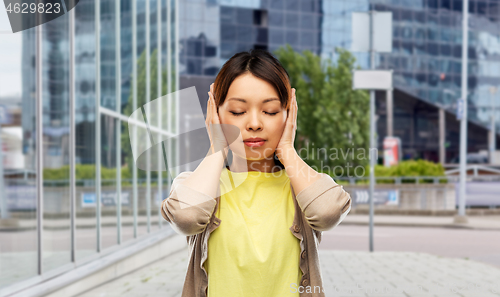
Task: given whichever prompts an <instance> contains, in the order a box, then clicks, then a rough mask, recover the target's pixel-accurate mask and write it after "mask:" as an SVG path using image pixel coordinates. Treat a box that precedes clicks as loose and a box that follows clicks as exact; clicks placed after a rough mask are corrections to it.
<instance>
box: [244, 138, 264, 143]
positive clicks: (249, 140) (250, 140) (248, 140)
mask: <svg viewBox="0 0 500 297" xmlns="http://www.w3.org/2000/svg"><path fill="white" fill-rule="evenodd" d="M260 141H265V140H264V139H262V138H259V137H254V138H247V139H245V140H244V142H260Z"/></svg>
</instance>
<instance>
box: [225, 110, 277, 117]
mask: <svg viewBox="0 0 500 297" xmlns="http://www.w3.org/2000/svg"><path fill="white" fill-rule="evenodd" d="M230 112H231V113H232V114H233V115H234V116H240V115H243V114H244V112H233V111H230ZM264 113H265V114H267V115H270V116H274V115H277V114H278V112H265V111H264Z"/></svg>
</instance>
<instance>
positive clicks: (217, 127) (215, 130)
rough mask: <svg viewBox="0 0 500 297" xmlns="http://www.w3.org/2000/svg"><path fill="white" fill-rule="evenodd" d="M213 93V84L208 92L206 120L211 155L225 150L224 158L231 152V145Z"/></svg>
mask: <svg viewBox="0 0 500 297" xmlns="http://www.w3.org/2000/svg"><path fill="white" fill-rule="evenodd" d="M213 91H214V84H213V83H212V84H211V85H210V91H209V92H208V102H207V118H206V120H205V126H206V127H207V132H208V137H209V138H210V154H214V153H216V152H218V151H221V150H224V153H225V155H224V157H226V156H227V153H228V150H229V144H228V142H227V140H226V137H225V135H224V132H223V131H222V125H221V122H220V118H219V114H218V112H217V106H215V99H214V95H213Z"/></svg>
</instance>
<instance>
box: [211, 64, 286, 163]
mask: <svg viewBox="0 0 500 297" xmlns="http://www.w3.org/2000/svg"><path fill="white" fill-rule="evenodd" d="M218 111H219V118H220V121H221V123H222V124H230V125H234V126H236V127H238V128H239V129H240V133H241V138H238V140H237V141H235V142H233V143H232V144H230V146H229V147H230V149H231V151H233V154H236V155H238V156H240V157H241V158H244V159H247V160H262V159H264V158H270V157H272V155H273V154H274V151H275V150H276V147H277V146H278V143H279V141H280V139H281V135H282V134H283V129H284V128H285V123H286V117H287V111H286V110H285V109H283V108H282V107H281V102H280V100H279V96H278V93H277V92H276V90H275V89H274V87H273V86H272V85H271V84H270V83H268V82H266V81H265V80H262V79H260V78H257V77H255V76H254V75H252V74H251V73H249V72H248V73H245V74H242V75H240V76H238V77H237V78H236V79H235V80H234V81H233V82H232V83H231V86H230V87H229V90H228V93H227V96H226V99H225V101H224V104H222V105H221V106H219V109H218ZM255 137H258V138H262V139H263V140H264V142H263V144H262V145H260V146H259V144H251V143H249V142H247V141H245V140H247V139H249V138H255ZM241 140H243V143H242V142H241Z"/></svg>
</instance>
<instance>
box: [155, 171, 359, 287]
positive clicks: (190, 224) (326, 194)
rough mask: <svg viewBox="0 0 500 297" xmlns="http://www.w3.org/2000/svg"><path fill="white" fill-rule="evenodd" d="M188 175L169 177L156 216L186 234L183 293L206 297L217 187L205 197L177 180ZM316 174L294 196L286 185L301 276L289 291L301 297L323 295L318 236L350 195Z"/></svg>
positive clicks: (344, 209) (342, 211) (341, 214)
mask: <svg viewBox="0 0 500 297" xmlns="http://www.w3.org/2000/svg"><path fill="white" fill-rule="evenodd" d="M191 173H193V172H192V171H186V172H183V173H181V174H179V175H178V176H177V177H176V178H175V179H174V181H173V182H172V187H171V191H170V194H169V197H168V198H167V199H165V200H163V202H162V205H161V214H162V216H163V218H164V219H165V220H166V221H168V222H169V223H170V225H171V226H172V228H173V229H174V230H175V231H176V232H177V233H179V234H181V235H185V236H186V239H187V243H188V246H189V248H190V259H189V265H188V269H187V273H186V278H185V282H184V287H183V290H182V297H206V296H207V287H208V276H207V272H206V270H205V268H204V267H203V264H204V262H205V260H206V259H207V249H208V238H209V237H210V234H211V233H212V231H214V230H215V229H217V228H218V227H219V225H220V224H221V223H222V222H221V220H220V219H219V218H218V217H216V216H215V211H214V210H215V209H216V207H218V205H219V200H220V187H219V190H218V192H217V197H216V198H215V199H213V198H211V199H210V197H209V196H208V195H205V194H203V193H201V192H198V191H196V190H195V189H193V188H190V187H187V186H185V185H183V184H182V181H183V180H184V179H186V178H187V177H188V176H189V175H190V174H191ZM321 175H322V177H321V179H319V180H317V181H315V182H314V183H313V184H311V185H310V186H308V187H307V188H305V189H304V190H302V191H301V192H300V193H299V194H298V196H295V192H294V190H293V187H291V189H292V195H293V200H294V204H295V216H294V220H293V225H292V226H290V228H289V229H290V232H292V234H293V235H294V236H295V237H297V238H298V239H299V240H300V250H301V253H300V255H301V259H300V269H301V270H302V274H303V275H302V278H301V281H300V284H296V286H295V285H294V286H293V287H291V288H290V289H291V290H297V291H298V292H301V293H300V297H324V296H325V292H326V293H328V289H327V288H323V282H322V276H321V271H320V266H319V259H318V246H319V243H320V242H321V234H322V231H326V230H330V229H332V228H334V227H335V226H337V225H338V224H339V223H340V222H341V221H342V220H343V219H344V218H345V216H346V215H347V213H349V211H350V210H351V196H350V195H349V193H347V192H346V191H345V190H344V188H343V186H341V185H339V184H337V183H336V182H335V181H334V180H333V179H332V178H331V177H330V176H329V175H327V174H325V173H321ZM228 223H230V222H228ZM301 286H302V287H301ZM308 286H310V287H309V288H308ZM302 292H304V293H302ZM307 292H312V293H307Z"/></svg>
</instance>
